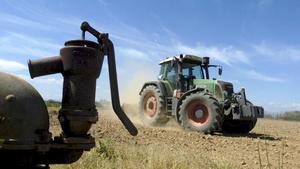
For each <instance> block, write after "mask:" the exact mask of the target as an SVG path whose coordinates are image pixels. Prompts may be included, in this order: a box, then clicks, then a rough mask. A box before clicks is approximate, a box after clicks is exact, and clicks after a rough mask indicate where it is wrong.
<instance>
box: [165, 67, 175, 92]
mask: <svg viewBox="0 0 300 169" xmlns="http://www.w3.org/2000/svg"><path fill="white" fill-rule="evenodd" d="M166 67H167V68H166V78H165V79H166V80H167V81H168V82H169V83H170V85H171V87H172V89H173V90H174V89H176V88H177V64H176V62H170V63H167V64H166Z"/></svg>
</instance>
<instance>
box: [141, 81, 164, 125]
mask: <svg viewBox="0 0 300 169" xmlns="http://www.w3.org/2000/svg"><path fill="white" fill-rule="evenodd" d="M149 95H150V97H151V95H153V96H154V97H155V99H156V111H155V114H154V115H153V116H152V117H150V116H147V115H145V112H144V106H145V105H146V104H147V103H146V102H147V100H148V99H147V98H149ZM164 108H165V105H164V102H162V101H161V96H160V93H159V89H158V88H157V87H156V86H152V85H149V86H146V87H145V88H144V89H143V91H142V93H141V95H140V101H139V113H140V118H141V119H142V121H143V123H144V124H146V125H153V126H159V125H162V123H164V121H166V120H165V116H164V112H163V110H164Z"/></svg>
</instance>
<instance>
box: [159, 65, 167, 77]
mask: <svg viewBox="0 0 300 169" xmlns="http://www.w3.org/2000/svg"><path fill="white" fill-rule="evenodd" d="M165 68H166V64H163V65H161V67H160V71H159V75H158V80H162V78H163V76H164V72H165Z"/></svg>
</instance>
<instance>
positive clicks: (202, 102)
mask: <svg viewBox="0 0 300 169" xmlns="http://www.w3.org/2000/svg"><path fill="white" fill-rule="evenodd" d="M179 115H180V117H179V119H180V121H181V125H182V126H183V127H184V128H185V129H190V130H194V131H198V132H202V133H213V132H215V131H217V130H219V128H220V127H221V125H222V121H223V119H222V111H221V107H220V105H219V102H218V101H217V100H216V99H215V98H214V97H213V96H212V95H210V94H209V93H205V92H198V93H192V94H190V95H188V96H186V98H185V99H184V100H183V101H182V104H181V105H180V110H179Z"/></svg>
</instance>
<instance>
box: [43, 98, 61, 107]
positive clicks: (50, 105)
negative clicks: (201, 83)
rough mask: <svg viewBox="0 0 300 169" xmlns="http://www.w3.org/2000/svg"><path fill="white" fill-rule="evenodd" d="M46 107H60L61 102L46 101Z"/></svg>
mask: <svg viewBox="0 0 300 169" xmlns="http://www.w3.org/2000/svg"><path fill="white" fill-rule="evenodd" d="M45 103H46V106H47V107H60V106H61V102H59V101H56V100H51V99H50V100H46V101H45Z"/></svg>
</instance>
